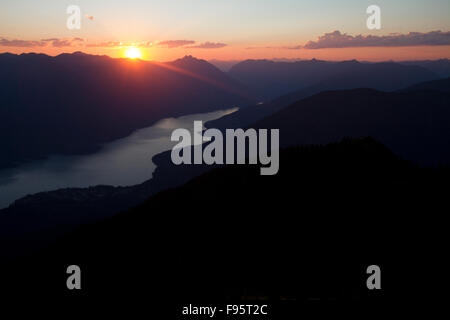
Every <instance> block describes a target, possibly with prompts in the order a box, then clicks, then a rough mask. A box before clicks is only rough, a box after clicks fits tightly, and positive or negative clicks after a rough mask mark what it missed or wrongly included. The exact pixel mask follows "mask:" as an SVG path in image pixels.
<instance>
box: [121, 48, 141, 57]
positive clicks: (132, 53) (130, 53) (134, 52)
mask: <svg viewBox="0 0 450 320" xmlns="http://www.w3.org/2000/svg"><path fill="white" fill-rule="evenodd" d="M125 57H127V58H129V59H142V53H141V50H139V49H138V48H134V47H133V48H128V49H127V50H126V51H125Z"/></svg>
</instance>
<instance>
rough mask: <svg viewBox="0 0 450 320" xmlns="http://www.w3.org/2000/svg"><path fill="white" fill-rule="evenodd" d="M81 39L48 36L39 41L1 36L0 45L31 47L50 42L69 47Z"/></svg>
mask: <svg viewBox="0 0 450 320" xmlns="http://www.w3.org/2000/svg"><path fill="white" fill-rule="evenodd" d="M83 41H84V39H82V38H65V39H59V38H48V39H42V40H40V41H36V40H20V39H13V40H8V39H6V38H1V39H0V46H2V47H26V48H31V47H45V46H48V45H49V44H50V45H51V46H53V47H70V46H74V45H75V44H76V43H77V42H83Z"/></svg>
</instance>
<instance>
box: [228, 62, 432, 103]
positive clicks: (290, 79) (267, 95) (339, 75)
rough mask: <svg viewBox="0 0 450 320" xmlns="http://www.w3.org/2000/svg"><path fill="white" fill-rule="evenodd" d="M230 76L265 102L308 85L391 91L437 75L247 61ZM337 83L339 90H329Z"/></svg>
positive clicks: (375, 66)
mask: <svg viewBox="0 0 450 320" xmlns="http://www.w3.org/2000/svg"><path fill="white" fill-rule="evenodd" d="M229 75H230V76H232V77H233V78H235V79H237V80H238V81H239V82H241V83H243V84H245V85H247V86H248V87H249V88H251V89H252V90H253V92H254V93H255V94H257V95H258V96H259V97H260V98H261V99H262V100H264V101H269V100H272V99H274V98H276V97H279V96H282V95H285V94H288V93H290V92H293V91H298V90H301V89H306V88H309V87H311V86H322V87H328V89H336V90H337V89H351V88H365V87H366V88H373V89H378V90H383V91H393V90H398V89H401V88H404V87H407V86H410V85H412V84H415V83H418V82H423V81H429V80H434V79H437V78H438V76H437V75H436V74H434V73H432V72H431V71H428V70H427V69H425V68H422V67H418V66H405V65H402V64H398V63H392V62H382V63H360V62H358V61H356V60H351V61H342V62H331V61H321V60H315V59H313V60H309V61H306V60H305V61H297V62H273V61H269V60H247V61H243V62H241V63H238V64H237V65H235V66H233V67H232V68H231V70H230V71H229ZM358 82H360V83H359V85H358ZM336 84H339V87H334V88H330V86H331V85H333V86H335V85H336ZM355 85H356V86H355Z"/></svg>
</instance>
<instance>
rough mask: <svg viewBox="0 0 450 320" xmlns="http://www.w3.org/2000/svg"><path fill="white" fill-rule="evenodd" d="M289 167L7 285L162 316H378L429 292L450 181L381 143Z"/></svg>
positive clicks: (350, 144)
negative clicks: (70, 277) (314, 311)
mask: <svg viewBox="0 0 450 320" xmlns="http://www.w3.org/2000/svg"><path fill="white" fill-rule="evenodd" d="M280 159H281V160H280V163H281V164H282V165H281V167H280V171H279V173H278V175H276V176H260V174H259V167H257V166H250V165H241V166H227V167H223V168H218V169H214V170H212V171H211V172H209V173H206V174H204V175H202V176H200V177H198V178H195V179H193V180H191V181H190V182H188V183H187V184H185V185H183V186H182V187H178V188H175V189H170V190H167V191H163V192H161V193H159V194H157V195H155V196H153V197H151V198H149V199H148V200H146V201H145V202H144V203H142V204H141V205H139V206H137V207H135V208H133V209H131V210H128V211H126V212H123V213H121V214H119V215H117V216H115V217H113V218H109V219H106V220H104V221H102V222H99V223H96V224H92V225H87V226H84V227H81V228H79V229H78V230H76V231H75V232H73V233H71V234H69V235H67V236H66V237H64V239H62V240H61V241H59V242H58V243H57V244H54V245H52V246H51V247H49V248H48V249H46V250H43V251H40V252H38V253H36V254H35V255H33V256H31V257H26V258H22V259H20V260H16V261H14V262H12V264H10V265H9V266H8V265H6V266H5V265H4V267H5V269H4V270H2V274H3V275H4V276H5V277H4V280H3V283H2V286H3V288H4V290H8V292H10V296H14V294H19V295H21V296H22V298H23V295H24V293H27V294H28V293H30V294H32V295H33V297H34V298H36V297H37V296H39V297H45V296H47V295H50V296H52V297H55V299H72V298H73V297H74V296H77V297H78V298H80V299H107V298H108V297H114V298H119V299H122V300H124V301H125V300H126V299H132V300H133V301H145V302H146V306H150V305H151V306H153V307H154V308H155V309H154V310H156V309H158V308H163V307H167V305H169V307H168V308H169V309H167V310H175V309H174V308H173V306H174V305H178V304H179V303H187V304H188V303H195V302H201V303H208V302H211V303H213V302H220V303H226V301H251V300H252V299H263V300H264V301H268V302H270V303H273V304H275V305H279V304H282V303H284V302H283V301H289V303H288V304H290V305H291V306H294V307H293V308H294V309H295V310H297V309H296V307H295V306H297V307H298V306H301V305H305V304H311V303H326V304H328V303H332V304H333V303H343V304H346V303H351V304H352V305H353V304H356V305H360V304H363V305H366V304H370V305H372V306H374V305H379V304H385V303H389V301H391V299H394V300H395V299H397V298H398V297H405V296H408V297H409V296H410V295H415V294H418V291H415V290H419V288H420V285H421V284H420V283H418V282H419V281H421V280H420V278H419V277H417V276H418V274H416V279H417V281H416V282H414V286H413V287H414V288H413V289H412V291H410V289H411V287H410V285H411V283H408V279H409V276H410V273H409V272H412V271H411V269H409V267H410V266H411V261H414V263H415V265H414V266H415V267H413V269H414V270H420V271H418V272H420V273H422V272H425V271H424V270H425V269H424V268H423V265H424V264H425V262H424V261H426V263H431V261H433V260H431V259H429V258H426V257H428V255H430V256H432V259H434V260H435V259H436V256H434V257H433V254H434V250H438V246H437V245H436V244H435V245H433V246H428V245H427V246H426V244H428V242H425V241H431V239H421V238H420V237H417V235H418V234H420V233H421V230H424V229H425V228H427V222H429V221H434V222H436V219H437V217H434V216H432V215H433V214H434V213H437V212H439V210H438V208H440V207H441V206H442V207H444V204H445V199H446V197H447V194H448V191H449V190H448V189H449V187H448V183H447V182H448V177H449V170H448V169H444V168H441V169H425V168H419V167H416V166H413V165H411V164H410V163H409V162H406V161H403V160H401V159H399V158H398V157H396V156H395V155H394V154H393V153H391V152H390V151H389V150H388V149H387V148H386V147H384V146H383V145H381V144H379V143H377V142H375V141H374V140H372V139H370V138H365V139H357V140H351V139H344V140H342V141H341V142H339V143H332V144H329V145H327V146H305V147H291V148H288V149H284V150H282V151H281V153H280ZM12 245H13V244H12ZM424 246H426V247H427V250H426V256H425V255H424V251H423V248H424ZM425 258H426V259H425ZM434 263H438V262H436V261H433V264H432V265H436V264H434ZM71 264H77V265H79V266H80V267H81V269H82V270H83V287H82V290H81V291H79V292H73V291H69V290H67V289H66V287H65V281H66V277H67V275H66V273H65V271H66V268H67V266H69V265H71ZM372 264H377V265H379V266H380V267H381V270H383V272H384V273H383V275H385V276H384V277H383V290H381V291H378V292H374V291H369V290H367V288H366V279H367V274H366V268H367V267H368V266H369V265H372ZM30 270H32V272H30ZM405 270H406V271H405ZM405 272H406V273H405ZM431 277H432V275H431ZM428 280H430V278H428ZM33 293H38V295H36V294H33ZM249 299H250V300H249ZM77 301H78V300H77ZM314 301H316V302H314ZM317 301H319V302H317ZM170 306H171V307H170ZM297 311H299V310H297ZM155 312H156V311H155Z"/></svg>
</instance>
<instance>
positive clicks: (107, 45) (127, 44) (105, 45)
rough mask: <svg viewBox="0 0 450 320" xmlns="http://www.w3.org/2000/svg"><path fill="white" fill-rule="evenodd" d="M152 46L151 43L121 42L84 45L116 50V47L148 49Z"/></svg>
mask: <svg viewBox="0 0 450 320" xmlns="http://www.w3.org/2000/svg"><path fill="white" fill-rule="evenodd" d="M152 46H153V42H151V41H141V42H123V41H106V42H94V43H88V44H86V47H89V48H91V47H93V48H118V47H140V48H149V47H152Z"/></svg>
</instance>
